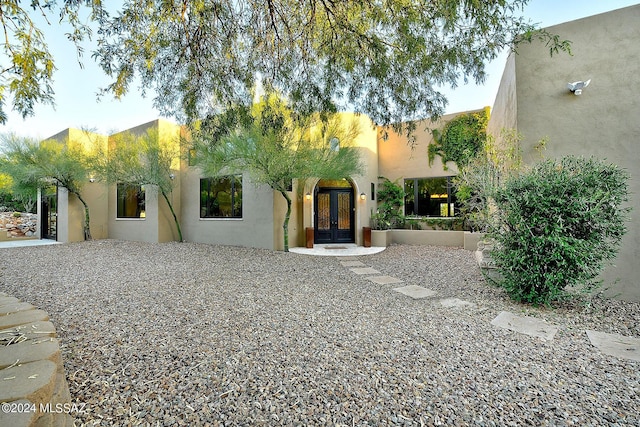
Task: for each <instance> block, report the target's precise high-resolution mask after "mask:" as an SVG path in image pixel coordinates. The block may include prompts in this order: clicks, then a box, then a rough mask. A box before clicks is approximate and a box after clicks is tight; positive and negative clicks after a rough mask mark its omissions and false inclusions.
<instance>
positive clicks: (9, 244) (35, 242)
mask: <svg viewBox="0 0 640 427" xmlns="http://www.w3.org/2000/svg"><path fill="white" fill-rule="evenodd" d="M58 244H60V243H59V242H56V241H55V240H49V239H32V240H26V239H25V240H8V241H5V242H0V249H4V248H21V247H23V246H43V245H58Z"/></svg>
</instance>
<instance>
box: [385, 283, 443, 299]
mask: <svg viewBox="0 0 640 427" xmlns="http://www.w3.org/2000/svg"><path fill="white" fill-rule="evenodd" d="M393 290H394V291H396V292H400V293H401V294H404V295H407V296H409V297H411V298H413V299H421V298H429V297H432V296H434V295H435V294H436V291H432V290H431V289H427V288H423V287H422V286H416V285H409V286H403V287H401V288H394V289H393Z"/></svg>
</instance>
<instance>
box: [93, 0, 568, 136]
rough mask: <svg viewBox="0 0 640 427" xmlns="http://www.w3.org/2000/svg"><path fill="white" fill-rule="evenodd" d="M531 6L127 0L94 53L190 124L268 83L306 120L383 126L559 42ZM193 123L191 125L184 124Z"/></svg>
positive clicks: (118, 88) (519, 1)
mask: <svg viewBox="0 0 640 427" xmlns="http://www.w3.org/2000/svg"><path fill="white" fill-rule="evenodd" d="M527 3H528V0H511V1H460V0H444V1H413V0H394V1H370V0H364V1H349V2H347V1H324V0H305V1H302V2H301V1H298V0H247V1H242V2H219V1H211V0H197V1H188V2H187V1H182V0H180V1H178V0H170V1H166V0H152V1H146V2H139V1H133V0H125V1H124V3H123V5H122V6H121V7H120V8H119V10H118V12H117V13H115V14H113V15H111V16H110V17H109V18H108V19H105V20H103V22H102V23H101V32H100V35H99V41H98V43H99V46H98V49H97V50H96V51H95V52H94V57H95V58H96V59H97V60H98V62H99V63H100V66H101V67H102V69H103V70H104V71H105V73H106V74H107V75H108V76H110V77H111V82H112V83H111V84H110V85H108V87H106V88H104V91H105V92H106V93H111V94H113V95H115V96H116V97H119V96H122V95H123V94H125V93H126V92H127V91H128V90H130V87H131V86H132V83H133V82H134V81H135V79H137V78H139V79H140V80H139V81H140V83H141V85H142V87H143V89H144V90H151V91H153V92H155V106H156V107H157V108H159V110H160V111H161V112H162V113H163V114H175V115H176V116H178V119H179V120H180V121H184V122H189V123H190V122H191V121H192V120H197V119H200V118H202V117H205V116H207V115H210V114H211V113H219V112H220V111H223V110H225V109H226V108H228V107H229V106H230V105H237V104H241V105H245V106H250V105H251V103H252V102H253V97H252V89H253V87H254V85H255V84H256V81H259V82H260V83H261V84H262V86H263V87H264V89H265V91H266V92H268V93H282V94H284V95H285V96H287V98H288V99H289V100H290V106H291V107H292V108H293V109H294V110H295V111H297V112H300V113H311V112H314V111H344V110H346V109H348V110H354V111H356V112H362V113H366V114H367V115H369V117H371V118H372V120H373V121H374V122H376V123H378V124H381V125H388V124H393V123H401V122H410V121H411V120H412V119H422V118H424V117H429V116H438V115H439V114H441V113H442V112H443V111H444V107H445V106H446V99H445V96H444V95H443V94H442V93H441V91H440V88H441V87H446V86H452V87H455V86H456V85H457V84H458V82H459V81H460V80H461V79H462V80H464V81H465V82H466V81H467V80H475V81H476V82H479V83H481V82H483V81H484V80H485V77H486V73H485V63H487V62H488V61H490V60H492V59H494V58H496V57H497V55H498V54H499V53H500V52H501V51H502V50H503V49H505V48H509V47H513V46H517V44H518V43H520V42H522V41H526V40H528V41H531V40H533V39H542V40H543V42H545V43H546V44H547V47H548V48H549V50H550V52H551V53H554V52H558V51H561V50H567V49H568V48H569V44H568V42H566V41H563V40H560V39H559V38H558V36H556V35H553V34H550V33H548V32H546V31H544V30H538V29H536V28H535V26H534V25H532V24H531V23H530V22H528V21H527V20H526V19H525V18H523V17H522V16H521V15H522V10H523V7H524V5H526V4H527ZM182 119H184V120H182Z"/></svg>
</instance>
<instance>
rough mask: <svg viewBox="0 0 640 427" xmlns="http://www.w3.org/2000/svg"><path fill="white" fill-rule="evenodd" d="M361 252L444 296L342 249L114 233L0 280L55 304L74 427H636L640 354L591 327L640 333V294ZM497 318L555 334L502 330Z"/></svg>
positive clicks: (456, 257) (463, 260)
mask: <svg viewBox="0 0 640 427" xmlns="http://www.w3.org/2000/svg"><path fill="white" fill-rule="evenodd" d="M360 261H362V262H364V263H365V264H366V265H367V266H370V267H373V268H375V269H377V270H379V271H380V272H381V273H382V274H385V275H390V276H394V277H397V278H400V279H403V280H404V281H405V284H407V285H411V284H415V285H420V286H425V287H428V288H429V289H433V290H435V291H437V292H438V294H437V296H436V297H435V298H429V299H423V300H413V299H411V298H409V297H407V296H405V295H402V294H400V293H397V292H394V291H393V290H392V289H393V288H394V287H397V286H398V285H379V284H375V283H373V282H371V281H369V280H367V279H366V277H365V276H359V275H357V274H354V273H353V272H351V271H350V270H349V268H347V267H344V266H343V265H342V264H341V263H340V260H339V259H338V258H334V257H311V256H305V255H296V254H292V253H288V254H285V253H281V252H272V251H266V250H258V249H247V248H235V247H221V246H210V245H203V244H192V243H182V244H180V243H166V244H145V243H135V242H121V241H114V240H102V241H93V242H86V243H78V244H67V245H54V246H46V247H32V248H16V249H5V250H2V251H1V252H0V274H1V276H0V290H1V291H3V292H7V293H9V294H11V295H13V296H15V297H17V298H20V299H22V300H24V301H27V302H30V303H32V304H34V305H37V306H39V307H40V308H42V309H44V310H46V311H48V312H49V313H50V315H51V318H52V321H53V323H54V324H55V325H56V327H57V329H58V334H59V336H60V338H61V340H62V351H63V359H64V362H65V368H66V373H67V378H68V381H69V387H70V390H71V395H72V397H73V399H75V401H76V402H78V403H86V404H87V407H86V412H84V413H81V414H76V418H77V423H76V424H77V425H81V424H85V425H104V426H107V425H109V426H110V425H178V426H182V425H188V426H199V425H213V426H215V425H349V426H351V425H456V426H459V425H480V426H492V425H500V426H502V425H580V426H585V425H598V426H600V425H636V426H640V415H639V411H640V403H639V402H640V363H638V362H634V361H630V360H623V359H617V358H614V357H611V356H607V355H604V354H601V353H599V352H598V351H597V350H596V349H595V348H594V347H593V346H592V345H591V344H590V343H589V340H588V338H587V336H586V334H585V330H586V329H595V330H598V331H602V332H612V333H620V334H623V335H633V336H636V337H640V304H637V303H623V302H620V301H611V300H602V299H595V300H594V302H593V303H592V304H591V305H590V306H588V307H585V306H583V305H577V304H576V305H572V306H571V305H566V306H564V307H562V308H559V309H556V310H546V309H534V308H530V307H526V306H520V305H517V304H514V303H512V302H511V301H509V299H508V298H507V297H506V296H505V295H504V294H503V293H502V291H500V290H499V289H496V288H494V287H491V286H489V285H487V284H486V283H485V282H484V280H483V279H482V276H481V275H480V273H479V271H478V269H477V267H476V266H475V264H474V261H473V256H472V254H471V253H470V252H466V251H464V250H460V249H445V248H433V247H417V246H392V247H390V248H388V249H387V250H386V251H384V252H382V253H380V254H377V255H372V256H367V257H361V258H360ZM448 297H456V298H460V299H464V300H467V301H470V302H473V303H475V304H476V306H475V307H471V308H457V309H452V308H444V307H442V306H441V305H440V304H439V299H440V298H448ZM502 310H508V311H511V312H514V313H516V314H519V315H523V314H527V315H531V316H536V317H539V318H542V319H545V320H547V321H548V322H552V323H554V324H555V325H556V326H557V327H558V328H559V332H558V334H557V335H556V337H555V339H554V340H553V341H550V342H544V341H541V340H539V339H537V338H532V337H528V336H524V335H520V334H517V333H514V332H511V331H508V330H503V329H499V328H497V327H494V326H492V325H491V324H490V321H491V320H492V319H493V318H494V317H496V315H497V314H498V313H499V312H500V311H502Z"/></svg>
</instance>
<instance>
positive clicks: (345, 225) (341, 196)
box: [314, 179, 355, 243]
mask: <svg viewBox="0 0 640 427" xmlns="http://www.w3.org/2000/svg"><path fill="white" fill-rule="evenodd" d="M354 201H355V200H354V190H353V184H352V183H351V182H350V181H349V180H347V179H340V180H328V179H321V180H320V181H318V184H317V185H316V189H315V191H314V206H315V209H314V229H315V232H314V241H315V243H354V242H355V203H354Z"/></svg>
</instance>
